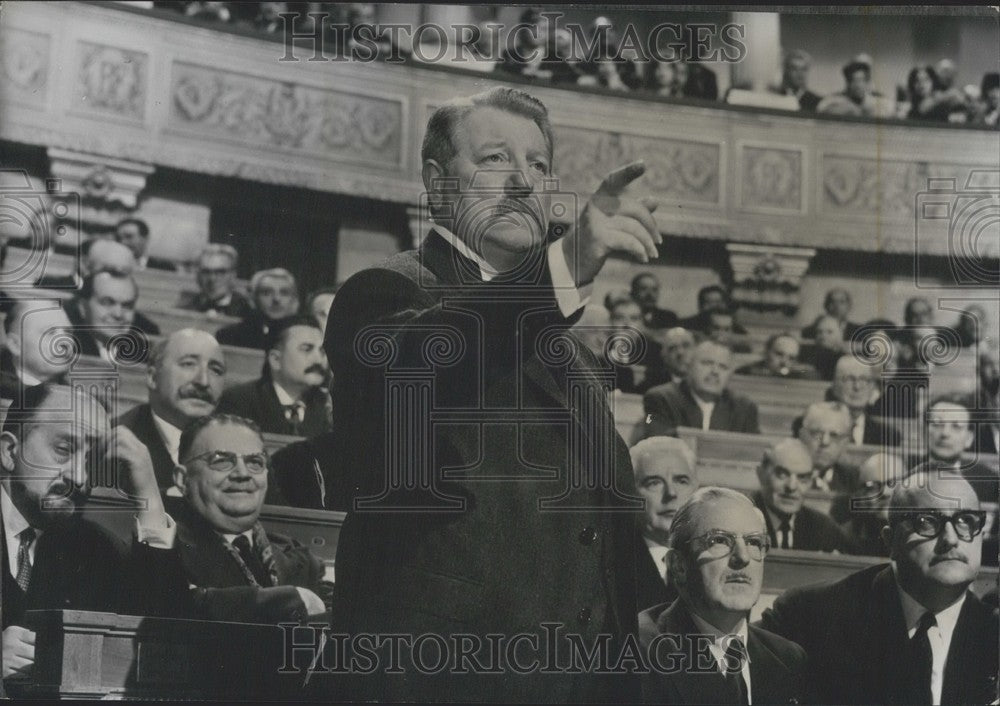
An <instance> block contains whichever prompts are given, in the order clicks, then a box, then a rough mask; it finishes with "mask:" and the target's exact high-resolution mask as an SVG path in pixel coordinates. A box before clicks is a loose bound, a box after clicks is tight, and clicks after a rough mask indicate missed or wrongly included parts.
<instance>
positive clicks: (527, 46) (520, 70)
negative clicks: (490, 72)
mask: <svg viewBox="0 0 1000 706" xmlns="http://www.w3.org/2000/svg"><path fill="white" fill-rule="evenodd" d="M546 24H547V23H546V22H542V16H541V14H540V12H539V10H538V9H537V8H527V9H525V10H524V11H523V12H522V13H521V18H520V20H519V22H518V24H517V25H515V27H513V28H511V32H513V35H514V36H513V38H511V36H510V33H508V34H507V36H506V37H505V38H504V43H503V47H504V48H503V51H501V52H500V60H499V61H498V62H497V65H496V68H495V70H496V71H500V72H503V73H506V74H511V75H513V76H524V77H528V78H535V77H537V72H538V71H539V69H541V64H542V59H543V58H544V56H545V48H546V47H545V43H544V42H545V37H546V36H548V35H547V29H546ZM515 29H516V31H515Z"/></svg>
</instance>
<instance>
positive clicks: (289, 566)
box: [169, 499, 327, 623]
mask: <svg viewBox="0 0 1000 706" xmlns="http://www.w3.org/2000/svg"><path fill="white" fill-rule="evenodd" d="M169 510H170V514H171V516H173V518H174V520H175V521H176V522H177V540H176V544H175V547H174V548H175V551H176V552H177V554H178V557H179V559H180V564H181V566H182V567H183V572H184V577H185V579H186V580H187V582H188V583H189V584H190V585H193V586H195V587H197V588H195V589H194V590H193V592H192V600H193V602H194V604H195V608H196V610H197V612H198V614H199V615H200V616H201V617H204V618H206V619H209V620H224V621H235V622H264V623H270V622H278V621H280V620H288V619H291V620H301V619H302V618H304V617H305V604H303V603H302V599H301V598H300V597H299V595H298V592H297V591H296V590H295V589H294V587H295V586H301V587H302V588H308V589H309V590H311V591H313V592H314V593H316V594H317V595H320V596H323V595H324V594H325V593H327V591H325V590H324V588H323V586H322V585H321V583H320V582H321V580H322V578H323V563H322V562H321V561H320V560H319V558H317V557H316V556H315V555H313V554H312V552H310V551H309V549H308V548H307V547H304V546H303V545H301V544H299V543H298V542H296V541H295V540H293V539H291V538H290V537H286V536H284V535H281V534H272V533H270V532H269V533H267V539H268V541H269V542H270V544H271V549H272V550H273V552H274V560H275V568H276V570H277V574H278V578H277V582H276V583H275V584H274V586H273V587H267V586H265V587H260V586H255V585H253V584H252V583H251V582H250V581H249V580H248V579H247V578H246V576H245V574H244V573H243V570H242V568H241V567H240V564H239V562H238V561H237V560H236V557H235V556H233V554H232V552H231V551H230V550H229V549H228V548H227V546H226V540H225V539H224V538H223V537H222V536H221V535H220V534H218V533H217V532H216V531H215V530H214V528H213V527H212V526H211V525H209V524H208V522H206V521H205V520H204V519H203V518H202V517H201V516H200V515H199V514H198V513H197V512H195V511H194V509H193V508H192V507H191V506H190V505H189V504H188V503H187V501H186V500H183V499H180V500H177V499H171V501H170V504H169ZM274 587H285V588H286V590H284V591H275V590H273V588H274ZM262 589H266V590H262Z"/></svg>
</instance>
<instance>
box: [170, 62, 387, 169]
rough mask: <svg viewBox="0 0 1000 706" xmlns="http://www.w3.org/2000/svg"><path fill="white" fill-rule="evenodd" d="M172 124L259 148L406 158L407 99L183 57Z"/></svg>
mask: <svg viewBox="0 0 1000 706" xmlns="http://www.w3.org/2000/svg"><path fill="white" fill-rule="evenodd" d="M170 96H171V106H170V111H169V116H168V124H169V125H170V126H171V127H172V128H175V129H181V130H183V131H185V132H196V133H197V134H198V135H201V136H205V137H212V136H217V137H222V138H226V139H230V140H235V141H238V142H242V143H246V144H248V145H252V146H253V147H254V148H259V147H260V146H261V145H267V146H271V147H275V148H279V149H284V150H298V151H302V152H306V153H309V154H313V155H318V156H324V157H328V158H332V159H335V160H338V161H348V162H361V163H365V164H371V165H373V166H377V167H381V168H383V169H394V168H398V167H400V166H401V165H402V164H403V155H402V152H401V149H402V148H401V146H402V143H403V139H402V125H403V103H402V101H399V100H388V99H383V98H377V97H373V96H362V95H356V94H352V93H347V92H345V91H336V90H327V89H319V88H313V87H311V86H304V85H300V84H295V83H287V82H282V81H276V80H272V79H267V78H262V77H257V76H248V75H244V74H238V73H235V72H230V71H220V70H217V69H212V68H209V67H204V66H196V65H193V64H185V63H181V62H175V63H174V65H173V78H172V83H171V89H170Z"/></svg>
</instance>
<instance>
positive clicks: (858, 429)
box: [851, 412, 865, 444]
mask: <svg viewBox="0 0 1000 706" xmlns="http://www.w3.org/2000/svg"><path fill="white" fill-rule="evenodd" d="M851 439H853V440H854V443H855V444H863V443H865V413H864V412H862V413H861V414H859V415H858V418H857V419H855V420H854V426H852V427H851Z"/></svg>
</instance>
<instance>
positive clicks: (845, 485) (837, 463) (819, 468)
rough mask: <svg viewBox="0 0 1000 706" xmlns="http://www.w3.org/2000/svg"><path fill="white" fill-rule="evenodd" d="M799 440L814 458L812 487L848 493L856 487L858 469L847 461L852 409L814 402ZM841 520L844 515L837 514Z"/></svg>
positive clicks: (806, 415) (807, 412)
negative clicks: (844, 461) (845, 460)
mask: <svg viewBox="0 0 1000 706" xmlns="http://www.w3.org/2000/svg"><path fill="white" fill-rule="evenodd" d="M798 438H799V440H800V441H801V442H802V443H803V444H805V445H806V448H808V449H809V453H810V455H812V459H813V470H814V471H816V474H815V475H814V476H813V482H812V486H811V487H813V488H815V489H817V490H822V491H825V492H833V493H846V492H848V491H850V490H852V489H853V488H854V484H855V476H856V475H857V469H855V468H852V467H851V466H848V465H846V464H845V463H843V455H844V450H845V449H846V448H847V445H848V444H849V443H850V441H851V412H850V410H848V409H847V406H846V405H844V404H841V403H840V402H814V403H813V404H811V405H809V406H808V407H807V408H806V412H805V414H804V415H802V427H801V428H800V429H799V433H798ZM831 517H833V519H834V520H837V521H838V522H841V521H843V519H844V518H838V517H834V516H833V515H832V514H831Z"/></svg>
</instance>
